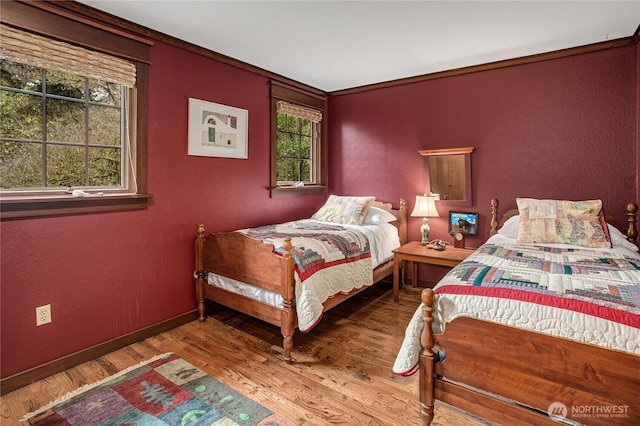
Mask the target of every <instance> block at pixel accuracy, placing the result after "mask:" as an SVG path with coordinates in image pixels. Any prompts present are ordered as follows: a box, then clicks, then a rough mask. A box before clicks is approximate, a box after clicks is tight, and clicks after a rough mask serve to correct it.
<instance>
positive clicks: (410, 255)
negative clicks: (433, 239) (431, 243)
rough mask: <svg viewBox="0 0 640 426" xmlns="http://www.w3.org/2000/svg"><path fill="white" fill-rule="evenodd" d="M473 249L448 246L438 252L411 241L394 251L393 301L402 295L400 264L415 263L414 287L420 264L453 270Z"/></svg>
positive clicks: (413, 270) (413, 271)
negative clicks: (403, 262)
mask: <svg viewBox="0 0 640 426" xmlns="http://www.w3.org/2000/svg"><path fill="white" fill-rule="evenodd" d="M473 251H474V250H473V249H465V248H456V247H452V246H447V249H446V250H443V251H438V250H434V249H432V248H427V247H426V246H424V245H422V243H420V242H418V241H411V242H410V243H407V244H405V245H403V246H402V247H399V248H397V249H395V250H394V251H393V300H394V301H395V302H397V301H398V295H399V293H400V271H399V266H400V262H401V261H403V260H405V261H408V262H413V265H412V267H413V268H412V270H411V272H412V275H411V280H412V286H413V287H416V286H417V282H418V280H417V277H418V263H426V264H428V265H439V266H448V267H450V268H453V267H454V266H456V265H457V264H458V263H460V262H462V261H463V260H465V259H466V258H467V257H469V255H471V253H473Z"/></svg>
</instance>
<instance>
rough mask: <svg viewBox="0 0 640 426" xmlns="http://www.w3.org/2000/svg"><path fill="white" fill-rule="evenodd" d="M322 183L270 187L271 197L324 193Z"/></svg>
mask: <svg viewBox="0 0 640 426" xmlns="http://www.w3.org/2000/svg"><path fill="white" fill-rule="evenodd" d="M325 189H326V188H325V187H324V186H323V185H306V186H277V187H274V188H270V190H271V198H284V197H301V196H305V195H324V193H325Z"/></svg>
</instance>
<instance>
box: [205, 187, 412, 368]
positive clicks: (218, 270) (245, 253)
mask: <svg viewBox="0 0 640 426" xmlns="http://www.w3.org/2000/svg"><path fill="white" fill-rule="evenodd" d="M373 205H375V206H377V207H380V208H383V209H385V210H387V211H389V212H390V213H392V214H393V215H394V216H396V218H397V220H396V221H395V222H394V223H393V224H394V225H395V226H396V227H397V228H398V233H399V236H400V241H401V244H403V243H404V242H405V241H406V218H407V212H406V204H405V201H404V199H401V200H400V208H399V209H398V210H394V209H393V208H392V207H391V204H388V203H380V202H374V204H373ZM273 250H274V246H273V245H272V244H264V243H262V242H261V241H259V240H255V239H253V238H249V237H247V236H246V235H244V234H242V233H239V232H223V233H217V234H206V233H205V228H204V225H199V226H198V230H197V237H196V241H195V271H196V272H195V284H196V300H197V302H198V311H199V318H200V321H204V320H205V318H206V317H205V300H211V301H214V302H217V303H219V304H221V305H224V306H227V307H229V308H232V309H235V310H237V311H240V312H242V313H245V314H247V315H250V316H252V317H254V318H258V319H261V320H263V321H266V322H268V323H270V324H273V325H275V326H278V327H280V329H281V332H282V336H283V345H282V346H283V349H284V357H285V360H286V361H287V362H292V357H291V351H292V349H293V334H294V332H295V330H296V328H297V327H298V317H297V313H296V310H295V303H294V298H295V279H294V261H293V257H292V255H291V239H289V238H287V239H285V245H284V250H285V251H284V254H283V255H282V256H279V255H277V254H275V253H274V252H273ZM392 272H393V261H390V262H387V263H385V264H383V265H380V266H378V268H376V269H375V270H374V272H373V278H374V280H373V282H378V281H379V280H381V279H383V278H385V277H386V276H388V275H390V274H391V273H392ZM209 273H214V274H217V275H221V276H224V277H227V278H231V279H233V280H236V281H240V282H243V283H246V284H250V285H253V286H255V287H259V288H262V289H265V290H269V291H273V292H276V293H279V294H280V295H281V296H282V299H283V301H284V302H283V304H284V305H283V307H282V308H279V307H274V306H271V305H267V304H265V303H261V302H259V301H256V300H254V299H250V298H247V297H244V296H242V295H239V294H236V293H233V292H230V291H226V290H223V289H221V288H218V287H215V286H212V285H208V284H207V276H208V274H209ZM365 288H366V287H363V288H360V289H356V290H354V291H352V292H350V293H349V294H338V295H336V296H334V297H332V298H330V299H328V300H327V301H326V302H325V303H324V304H323V307H324V310H325V311H327V310H329V309H330V308H332V307H333V306H336V305H337V304H339V303H340V302H342V301H344V300H346V299H348V298H349V297H351V296H353V295H355V294H357V293H359V292H360V291H362V290H364V289H365Z"/></svg>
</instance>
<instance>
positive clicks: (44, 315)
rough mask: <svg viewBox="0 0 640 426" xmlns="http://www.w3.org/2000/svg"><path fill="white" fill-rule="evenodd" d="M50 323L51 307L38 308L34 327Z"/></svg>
mask: <svg viewBox="0 0 640 426" xmlns="http://www.w3.org/2000/svg"><path fill="white" fill-rule="evenodd" d="M50 322H51V305H44V306H39V307H37V308H36V326H38V327H39V326H41V325H45V324H49V323H50Z"/></svg>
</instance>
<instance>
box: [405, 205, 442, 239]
mask: <svg viewBox="0 0 640 426" xmlns="http://www.w3.org/2000/svg"><path fill="white" fill-rule="evenodd" d="M439 199H440V196H439V195H438V194H429V195H427V194H424V195H416V205H415V206H414V207H413V211H412V212H411V216H412V217H421V218H422V225H420V234H421V235H422V244H424V245H427V244H429V231H430V230H431V229H430V228H429V218H430V217H440V215H439V214H438V210H437V209H436V200H439Z"/></svg>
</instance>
